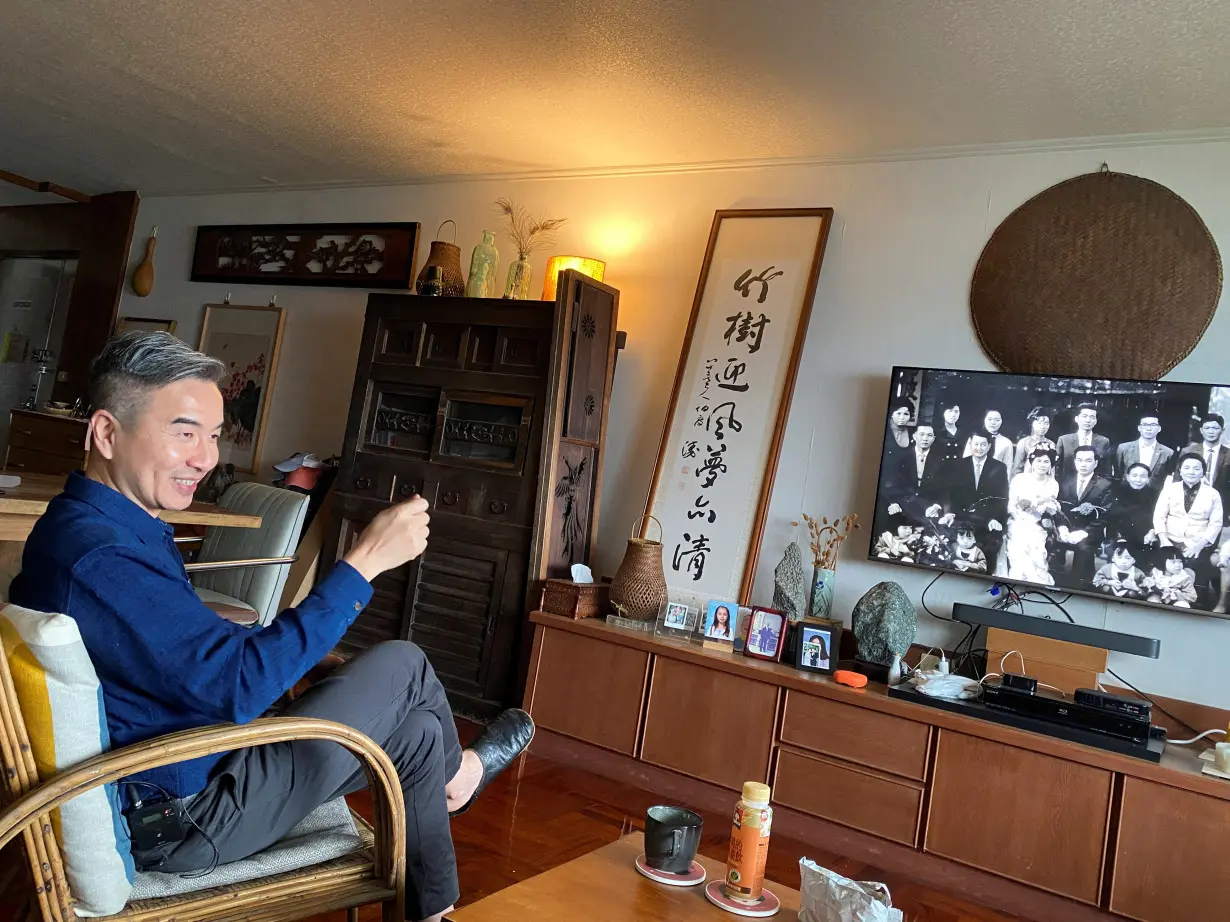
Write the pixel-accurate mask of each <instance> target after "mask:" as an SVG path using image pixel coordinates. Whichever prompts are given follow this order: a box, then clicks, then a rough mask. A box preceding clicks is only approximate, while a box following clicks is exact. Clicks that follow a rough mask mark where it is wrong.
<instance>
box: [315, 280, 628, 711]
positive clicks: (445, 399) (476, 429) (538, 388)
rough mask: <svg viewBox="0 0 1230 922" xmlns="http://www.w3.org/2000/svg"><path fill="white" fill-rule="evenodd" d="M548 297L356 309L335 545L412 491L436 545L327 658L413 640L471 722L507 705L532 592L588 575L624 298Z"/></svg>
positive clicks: (388, 587)
mask: <svg viewBox="0 0 1230 922" xmlns="http://www.w3.org/2000/svg"><path fill="white" fill-rule="evenodd" d="M559 292H560V294H559V297H558V299H557V301H555V302H546V301H504V300H494V299H479V298H426V297H419V296H416V295H399V294H372V295H370V296H369V298H368V306H367V317H366V321H365V325H364V331H363V343H362V347H361V352H360V357H359V364H358V369H357V372H356V375H355V385H354V392H353V396H352V399H351V405H350V417H349V421H348V423H347V430H346V444H345V448H344V450H343V459H344V460H343V462H342V466H341V470H340V471H339V473H338V479H337V486H336V487H335V491H336V500H335V503H334V509H335V521H334V523H333V538H332V540H331V541H330V542H329V546H330V547H331V548H332V549H333V550H334V553H335V555H336V556H337V557H340V556H342V555H343V554H344V553H345V552H346V550H347V549H349V547H350V546H351V545H352V543H353V542H354V540H355V539H356V538H357V536H358V535H359V534H361V532H362V529H363V526H364V525H365V524H366V523H367V522H370V521H371V519H372V517H373V516H374V515H375V514H376V513H378V512H379V511H380V510H381V509H383V508H384V507H386V506H387V505H389V504H390V503H395V502H400V501H402V500H405V499H408V498H410V497H411V496H414V495H415V494H419V495H421V496H423V497H424V498H426V499H427V501H428V502H429V503H430V504H431V510H432V511H431V515H432V521H431V538H430V542H429V546H428V549H427V551H426V553H424V555H423V556H422V557H421V558H420V559H419V560H416V561H413V562H412V563H410V564H409V565H407V566H405V567H402V568H400V569H399V570H397V571H393V572H391V573H386V574H384V575H383V576H381V577H380V578H379V579H377V580H376V583H375V596H374V598H373V600H372V603H371V604H370V605H369V606H368V608H367V610H365V611H364V612H363V613H362V614H361V615H360V616H359V618H358V620H357V621H356V622H355V624H354V625H353V626H352V627H351V629H350V631H349V632H348V633H347V634H346V636H345V637H344V638H343V639H342V642H341V644H340V645H339V649H340V651H341V652H343V653H353V652H355V651H357V650H360V649H363V648H364V647H368V646H370V645H371V644H373V643H378V642H380V641H382V640H390V639H398V638H402V639H409V640H413V641H414V642H415V643H416V644H418V645H419V646H420V647H422V648H423V650H424V651H425V652H426V653H427V656H428V659H429V660H430V661H431V663H432V665H433V666H434V667H435V670H436V673H437V674H438V675H439V676H440V679H441V681H442V682H443V684H444V686H445V688H446V689H447V690H448V693H449V696H450V700H451V701H452V703H453V705H454V706H455V707H456V708H457V709H458V710H460V711H462V712H464V713H470V714H474V715H475V716H479V717H482V716H486V715H489V714H491V713H494V712H495V711H497V710H499V709H500V708H502V707H504V706H506V705H507V704H508V703H510V702H511V701H512V700H514V698H515V697H517V688H516V686H517V684H518V679H519V675H518V671H519V670H518V667H519V666H520V664H521V662H522V661H523V660H524V658H525V657H524V654H525V653H527V652H528V651H527V650H526V649H524V648H523V644H524V643H525V642H526V641H528V639H529V631H528V627H527V626H526V624H527V622H526V614H527V612H529V611H530V610H531V609H532V608H533V607H534V603H535V602H536V601H537V591H538V586H539V584H540V582H541V580H543V579H545V578H547V577H554V576H563V577H566V576H567V575H568V573H569V568H570V567H571V565H572V564H573V563H577V562H587V561H588V559H589V553H590V549H591V547H592V545H593V541H594V536H595V534H596V529H597V502H598V494H599V489H600V485H601V470H602V445H603V436H604V435H605V431H606V419H607V408H608V406H609V402H610V389H611V383H612V378H613V373H614V358H615V327H616V322H617V307H618V300H619V298H618V292H616V291H615V290H614V289H611V288H609V287H607V286H605V285H602V284H600V283H597V282H594V281H593V280H591V279H588V278H586V277H585V276H582V275H580V274H578V273H574V272H568V273H564V274H561V277H560V285H559Z"/></svg>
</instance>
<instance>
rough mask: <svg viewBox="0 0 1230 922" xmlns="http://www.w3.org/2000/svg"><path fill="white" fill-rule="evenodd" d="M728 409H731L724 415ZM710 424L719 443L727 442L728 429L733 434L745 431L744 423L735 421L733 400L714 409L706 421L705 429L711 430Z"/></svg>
mask: <svg viewBox="0 0 1230 922" xmlns="http://www.w3.org/2000/svg"><path fill="white" fill-rule="evenodd" d="M727 407H729V408H730V409H729V410H727V411H726V413H725V414H723V413H722V411H723V410H726V408H727ZM710 424H712V428H713V437H714V438H715V439H717V440H718V441H719V442H722V441H725V440H726V430H727V429H730V431H731V432H742V431H743V423H741V422H739V420H737V419H735V403H734V401H733V400H727V401H726V402H725V403H722V404H719V405H718V406H716V407H714V408H713V412H712V413H711V414H710V415H709V418H708V419H707V420H705V429H709V428H710Z"/></svg>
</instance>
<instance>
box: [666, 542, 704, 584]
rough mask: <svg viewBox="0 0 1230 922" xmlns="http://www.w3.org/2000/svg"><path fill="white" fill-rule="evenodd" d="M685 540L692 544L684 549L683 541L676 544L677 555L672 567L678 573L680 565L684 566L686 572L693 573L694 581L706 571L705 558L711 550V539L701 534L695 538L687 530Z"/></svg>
mask: <svg viewBox="0 0 1230 922" xmlns="http://www.w3.org/2000/svg"><path fill="white" fill-rule="evenodd" d="M683 540H684V541H687V542H688V543H689V544H690V545H691V546H690V547H689V548H688V549H687V550H684V547H683V542H682V541H681V542H680V543H679V544H676V545H675V556H674V559H673V561H672V563H671V567H672V568H673V569H674V570H675V572H676V573H678V572H679V568H680V567H684V571H685V572H688V573H691V574H692V582H696V581H697V580H699V579H700V578H701V576H702V575H704V572H705V558H706V557H707V556H708V554H709V551H710V547H709V539H708V538H706V537H705V536H704V535H701V534H698V535H697V536H696V537H695V538H693V537H692V536H691V535H689V534H688V533H687V532H686V531H685V532H684V533H683Z"/></svg>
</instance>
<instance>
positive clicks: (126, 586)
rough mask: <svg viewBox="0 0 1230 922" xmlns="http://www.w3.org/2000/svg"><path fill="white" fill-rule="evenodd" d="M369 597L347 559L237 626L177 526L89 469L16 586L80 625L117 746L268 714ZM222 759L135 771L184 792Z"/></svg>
mask: <svg viewBox="0 0 1230 922" xmlns="http://www.w3.org/2000/svg"><path fill="white" fill-rule="evenodd" d="M371 595H372V587H371V585H370V584H369V583H368V582H367V580H365V579H364V578H363V577H362V576H360V575H359V573H358V571H357V570H355V569H354V568H353V567H351V566H349V565H348V564H345V563H339V564H338V565H337V566H336V567H334V568H333V571H332V572H331V573H330V574H329V575H328V576H327V577H325V579H323V580H321V582H320V583H319V584H318V585H317V586H316V588H315V589H313V590H312V592H311V593H310V594H309V595H308V596H307V598H306V599H304V600H303V602H302V603H301V604H300V605H299V606H298V607H297V608H292V609H288V610H287V611H285V612H283V613H282V614H280V615H279V616H278V617H277V618H275V619H274V620H273V622H272V623H271V624H270V625H268V626H267V627H263V628H259V629H255V630H253V629H251V628H246V627H242V626H240V625H236V624H232V623H231V622H229V621H226V620H225V619H223V618H221V617H219V616H218V615H217V614H215V613H214V612H213V611H211V610H210V609H209V608H206V607H205V605H204V604H202V603H201V601H200V600H199V599H198V598H197V596H196V593H195V592H194V591H193V589H192V584H191V583H190V582H189V581H188V575H187V573H186V572H185V571H184V565H183V560H182V558H181V557H180V554H179V551H178V550H176V547H175V543H174V541H173V540H172V529H171V527H170V526H169V525H167V524H166V523H165V522H163V521H161V520H160V519H157V518H154V517H153V516H151V515H150V514H149V513H147V512H145V511H144V510H143V509H141V507H139V506H138V505H137V504H136V503H134V502H132V500H130V499H128V498H127V497H125V496H123V495H121V494H120V493H118V492H116V491H115V490H113V489H111V488H110V487H108V486H105V485H103V484H101V483H98V482H97V481H94V480H90V479H88V478H87V477H85V476H84V475H83V474H81V473H75V474H70V475H69V477H68V481H67V483H65V485H64V492H63V493H61V494H60V495H59V496H57V497H56V498H55V499H53V500H52V501H51V502H50V503H49V504H48V505H47V511H46V512H45V513H44V514H43V516H42V517H41V518H40V519H39V520H38V522H37V523H36V524H35V526H34V530H33V531H32V532H31V533H30V538H29V540H27V541H26V547H25V553H24V554H23V556H22V570H21V573H20V574H19V575H18V576H17V578H16V579H15V580H14V581H13V584H12V586H11V588H10V590H9V597H10V599H11V600H12V601H13V602H14V603H15V604H17V605H21V606H23V607H25V608H32V609H35V610H37V611H45V612H59V613H62V614H66V615H68V616H69V617H71V618H72V619H73V620H74V621H76V622H77V626H78V627H79V628H80V630H81V637H82V639H83V640H84V642H85V646H86V649H87V650H88V651H89V654H90V659H91V660H92V661H93V663H94V668H95V670H96V671H97V672H98V678H99V680H100V682H101V684H102V690H103V705H104V707H105V709H106V713H107V726H108V728H109V730H110V732H111V742H112V745H113V746H117V747H118V746H126V745H128V744H130V743H139V742H141V741H143V740H147V739H149V738H151V737H154V736H158V735H160V734H163V733H170V732H173V731H175V730H186V729H190V728H193V727H202V726H207V725H209V724H216V723H222V722H233V723H246V722H248V721H250V720H252V719H253V718H255V717H257V716H259V715H260V714H261V713H262V712H264V711H265V710H266V709H267V708H268V707H269V706H270V705H272V704H273V703H274V702H275V701H276V700H277V699H278V698H279V697H280V696H281V695H282V693H283V692H285V691H286V690H287V689H289V688H290V687H291V686H292V685H293V684H294V683H295V682H297V681H298V680H299V679H300V678H301V677H302V676H303V675H304V673H306V672H307V671H308V670H309V669H311V668H312V666H314V665H316V663H318V662H320V660H321V659H322V658H323V657H324V656H325V655H326V654H327V653H328V652H329V651H330V650H331V649H332V648H333V646H334V645H335V644H336V643H337V642H338V640H340V639H341V637H342V634H344V633H345V632H346V629H347V628H348V627H349V626H350V625H351V623H352V622H353V621H354V619H355V618H356V617H357V616H358V614H359V612H360V611H362V610H363V607H364V606H365V605H366V604H367V603H368V601H370V599H371ZM221 758H222V756H220V755H218V756H207V757H204V758H200V759H195V760H193V761H190V762H184V763H180V764H178V765H169V766H167V767H165V768H160V769H154V770H152V771H148V772H143V773H141V774H140V775H136V776H134V777H135V778H139V779H140V780H143V781H149V782H153V783H155V784H158V785H161V786H162V787H164V788H166V789H167V790H168V791H170V792H171V794H173V795H174V796H176V797H186V796H188V795H190V794H195V793H197V792H198V791H200V790H201V789H202V788H203V787H204V786H205V784H206V782H207V781H208V779H209V773H210V770H211V769H212V768H213V767H214V765H216V764H217V763H218V761H219V760H221Z"/></svg>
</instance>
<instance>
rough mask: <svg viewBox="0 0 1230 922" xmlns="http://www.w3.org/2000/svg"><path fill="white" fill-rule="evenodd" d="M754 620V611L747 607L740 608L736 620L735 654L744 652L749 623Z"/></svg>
mask: <svg viewBox="0 0 1230 922" xmlns="http://www.w3.org/2000/svg"><path fill="white" fill-rule="evenodd" d="M751 620H752V610H751V609H750V608H748V607H747V606H745V605H740V606H739V614H738V616H737V617H736V618H735V652H736V653H742V652H743V641H744V639H745V638H746V637H747V623H748V622H749V621H751Z"/></svg>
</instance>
